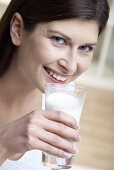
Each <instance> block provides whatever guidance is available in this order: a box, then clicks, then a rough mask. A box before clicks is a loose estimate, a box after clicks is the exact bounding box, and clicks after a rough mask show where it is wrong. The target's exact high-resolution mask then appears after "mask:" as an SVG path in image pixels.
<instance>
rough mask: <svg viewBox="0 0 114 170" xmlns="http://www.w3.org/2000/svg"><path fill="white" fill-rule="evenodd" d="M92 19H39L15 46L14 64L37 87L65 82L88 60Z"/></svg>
mask: <svg viewBox="0 0 114 170" xmlns="http://www.w3.org/2000/svg"><path fill="white" fill-rule="evenodd" d="M98 32H99V29H98V25H97V23H96V22H95V21H91V22H90V21H89V22H87V21H85V22H84V21H80V20H76V19H70V20H64V21H54V22H49V23H41V24H38V26H37V27H36V28H35V30H34V31H33V32H32V33H28V32H26V33H25V34H24V36H23V38H22V41H21V43H20V45H19V48H18V49H19V50H18V60H17V61H18V68H19V71H20V74H21V73H22V75H24V76H25V77H26V78H27V79H28V80H29V81H30V82H32V83H33V84H34V85H35V86H36V87H37V88H38V89H40V90H41V91H42V92H44V87H45V84H46V83H47V82H48V83H69V82H71V81H73V80H74V79H76V78H77V77H78V76H79V75H81V74H82V73H83V72H84V71H85V70H86V69H87V68H88V67H89V65H90V64H91V61H92V57H93V51H94V49H95V47H96V44H97V39H98Z"/></svg>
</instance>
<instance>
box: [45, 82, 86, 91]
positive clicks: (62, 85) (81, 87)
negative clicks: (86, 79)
mask: <svg viewBox="0 0 114 170" xmlns="http://www.w3.org/2000/svg"><path fill="white" fill-rule="evenodd" d="M50 85H53V86H51V88H53V89H54V88H55V87H56V89H61V87H62V88H63V87H66V89H64V90H69V88H67V87H71V88H72V89H71V90H75V91H86V88H85V87H84V86H83V85H79V84H75V85H74V84H62V83H61V84H60V83H46V84H45V87H47V88H48V87H50Z"/></svg>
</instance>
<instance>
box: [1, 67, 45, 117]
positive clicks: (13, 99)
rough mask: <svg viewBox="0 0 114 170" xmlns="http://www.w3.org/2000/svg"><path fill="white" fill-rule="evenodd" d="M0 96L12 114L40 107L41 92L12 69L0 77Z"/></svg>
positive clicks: (20, 113) (23, 112)
mask: <svg viewBox="0 0 114 170" xmlns="http://www.w3.org/2000/svg"><path fill="white" fill-rule="evenodd" d="M0 96H1V97H0V101H1V102H2V103H3V105H4V106H5V108H8V110H10V112H11V113H12V114H19V115H18V116H21V115H24V114H26V113H29V112H31V111H33V110H36V109H41V102H42V101H41V100H42V93H41V92H40V91H39V90H38V89H37V88H36V87H33V86H32V85H31V84H29V83H28V82H27V81H25V80H24V79H22V78H21V76H20V74H19V73H18V72H17V71H14V69H13V71H12V69H11V70H9V71H8V72H7V73H6V74H5V75H4V76H3V77H2V78H0ZM0 106H1V104H0ZM0 110H1V109H0ZM6 110H7V109H6Z"/></svg>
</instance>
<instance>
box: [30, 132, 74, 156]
mask: <svg viewBox="0 0 114 170" xmlns="http://www.w3.org/2000/svg"><path fill="white" fill-rule="evenodd" d="M44 133H45V132H43V136H39V134H37V135H38V137H39V138H36V137H35V138H34V137H33V140H32V145H33V146H32V148H34V149H39V150H42V151H43V152H46V153H48V154H52V155H55V156H59V157H63V158H64V157H67V158H68V157H69V156H70V155H71V154H74V153H76V152H77V148H76V147H75V146H74V145H73V144H72V143H70V142H69V143H68V141H65V140H64V143H63V139H60V138H59V137H57V136H53V135H52V134H46V133H45V134H44ZM35 135H36V134H35ZM47 136H48V137H47ZM45 141H46V142H45ZM50 143H51V144H50ZM52 143H53V145H52ZM65 146H66V147H65Z"/></svg>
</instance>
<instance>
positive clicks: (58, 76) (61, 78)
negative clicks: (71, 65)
mask: <svg viewBox="0 0 114 170" xmlns="http://www.w3.org/2000/svg"><path fill="white" fill-rule="evenodd" d="M44 69H45V71H46V72H47V73H48V74H49V75H50V76H51V78H52V79H54V80H56V81H58V82H65V81H66V80H67V79H68V76H63V75H61V74H59V73H57V72H55V71H53V70H51V69H50V68H47V67H44Z"/></svg>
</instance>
